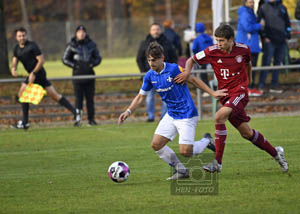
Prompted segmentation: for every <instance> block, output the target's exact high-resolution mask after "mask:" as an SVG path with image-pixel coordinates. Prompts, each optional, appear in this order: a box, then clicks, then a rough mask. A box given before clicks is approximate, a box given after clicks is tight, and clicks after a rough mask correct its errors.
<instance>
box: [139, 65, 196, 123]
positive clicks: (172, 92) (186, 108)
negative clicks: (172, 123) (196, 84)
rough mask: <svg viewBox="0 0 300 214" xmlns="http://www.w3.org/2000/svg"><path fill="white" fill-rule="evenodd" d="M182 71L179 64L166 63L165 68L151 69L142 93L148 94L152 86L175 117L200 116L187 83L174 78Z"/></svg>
mask: <svg viewBox="0 0 300 214" xmlns="http://www.w3.org/2000/svg"><path fill="white" fill-rule="evenodd" d="M180 73H181V68H180V67H179V66H178V65H177V64H171V63H164V69H163V70H162V71H161V72H160V73H157V72H156V71H153V70H152V69H150V70H149V71H148V72H147V73H146V75H145V77H144V83H143V86H142V88H141V90H140V94H142V95H146V94H147V92H148V91H150V90H151V89H152V88H154V89H155V91H156V92H157V93H158V94H159V95H160V96H161V98H162V100H163V101H165V102H166V104H167V107H168V114H169V115H170V116H171V117H172V118H174V119H185V118H191V117H195V116H198V112H197V109H196V107H195V104H194V102H193V99H192V96H191V94H190V91H189V89H188V87H187V84H184V85H181V84H177V83H175V82H174V81H173V79H174V78H175V77H176V76H177V75H178V74H180Z"/></svg>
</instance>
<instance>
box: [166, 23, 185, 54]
mask: <svg viewBox="0 0 300 214" xmlns="http://www.w3.org/2000/svg"><path fill="white" fill-rule="evenodd" d="M172 26H173V22H172V21H171V20H166V21H164V28H165V31H164V35H165V37H167V39H168V40H169V41H170V42H171V43H172V44H173V46H174V47H175V49H176V51H177V56H178V57H179V56H181V55H182V45H181V38H180V36H179V35H178V33H176V32H175V31H174V29H173V28H172Z"/></svg>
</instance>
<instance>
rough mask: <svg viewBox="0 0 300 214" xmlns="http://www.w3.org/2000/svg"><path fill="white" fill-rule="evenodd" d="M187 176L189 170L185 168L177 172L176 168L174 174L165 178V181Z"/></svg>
mask: <svg viewBox="0 0 300 214" xmlns="http://www.w3.org/2000/svg"><path fill="white" fill-rule="evenodd" d="M189 177H190V174H189V170H187V169H186V170H185V171H184V172H178V171H177V170H175V172H174V174H173V175H172V176H171V177H169V178H167V181H170V180H178V179H184V178H189Z"/></svg>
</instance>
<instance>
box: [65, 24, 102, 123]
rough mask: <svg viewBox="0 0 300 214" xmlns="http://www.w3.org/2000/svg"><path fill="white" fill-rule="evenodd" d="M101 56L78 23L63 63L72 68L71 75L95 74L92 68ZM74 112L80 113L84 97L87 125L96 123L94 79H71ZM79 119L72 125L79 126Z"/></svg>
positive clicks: (97, 63)
mask: <svg viewBox="0 0 300 214" xmlns="http://www.w3.org/2000/svg"><path fill="white" fill-rule="evenodd" d="M101 60H102V58H101V56H100V53H99V51H98V48H97V46H96V44H95V43H94V42H93V41H92V40H91V39H90V37H89V36H88V35H87V31H86V28H85V27H84V26H83V25H79V26H78V27H77V28H76V31H75V37H73V38H72V39H71V42H70V43H69V44H68V45H67V48H66V50H65V52H64V55H63V63H64V64H65V65H67V66H69V67H71V68H73V76H77V75H95V72H94V70H93V68H94V67H95V66H97V65H99V64H100V62H101ZM73 85H74V93H75V97H76V100H75V107H76V112H80V114H82V106H83V98H84V97H85V98H86V106H87V113H88V120H89V125H97V123H96V121H95V119H94V116H95V108H94V95H95V79H85V80H73ZM80 122H81V121H80V120H79V121H78V122H76V123H75V124H74V125H75V126H79V125H80Z"/></svg>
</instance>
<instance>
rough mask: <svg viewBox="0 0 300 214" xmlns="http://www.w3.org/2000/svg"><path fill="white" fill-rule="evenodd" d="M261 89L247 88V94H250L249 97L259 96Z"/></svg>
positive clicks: (261, 93) (261, 92)
mask: <svg viewBox="0 0 300 214" xmlns="http://www.w3.org/2000/svg"><path fill="white" fill-rule="evenodd" d="M263 93H264V92H263V91H262V90H259V89H256V88H252V89H251V88H249V89H248V95H249V96H251V97H260V96H262V95H263Z"/></svg>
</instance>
